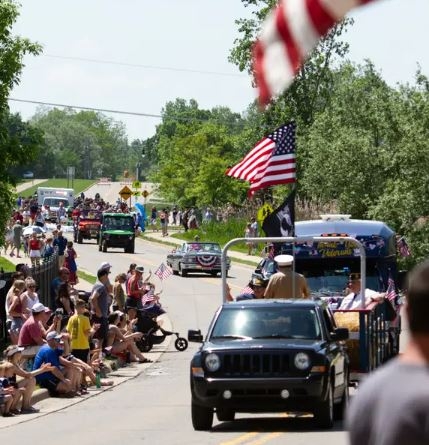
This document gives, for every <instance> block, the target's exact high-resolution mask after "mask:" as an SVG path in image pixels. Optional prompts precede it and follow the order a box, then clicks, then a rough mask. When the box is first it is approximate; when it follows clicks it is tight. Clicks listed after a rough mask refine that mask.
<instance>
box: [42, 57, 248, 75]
mask: <svg viewBox="0 0 429 445" xmlns="http://www.w3.org/2000/svg"><path fill="white" fill-rule="evenodd" d="M43 56H44V57H51V58H52V59H64V60H77V61H81V62H90V63H101V64H105V65H117V66H127V67H132V68H145V69H153V70H163V71H177V72H183V73H194V74H208V75H215V76H228V77H239V78H247V77H248V76H246V75H243V74H237V73H223V72H220V71H204V70H193V69H189V68H175V67H169V66H157V65H141V64H138V63H126V62H117V61H114V60H100V59H89V58H86V57H70V56H56V55H54V54H43Z"/></svg>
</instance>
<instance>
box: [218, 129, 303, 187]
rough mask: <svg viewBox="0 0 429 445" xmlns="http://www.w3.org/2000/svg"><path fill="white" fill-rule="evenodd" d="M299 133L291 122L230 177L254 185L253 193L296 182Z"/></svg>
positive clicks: (261, 143)
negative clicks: (296, 154) (272, 186)
mask: <svg viewBox="0 0 429 445" xmlns="http://www.w3.org/2000/svg"><path fill="white" fill-rule="evenodd" d="M295 130H296V125H295V123H294V122H290V123H288V124H286V125H283V126H281V127H279V128H277V130H275V131H274V132H273V133H271V134H269V135H268V136H267V137H264V138H263V139H261V140H260V141H259V142H258V143H257V144H256V145H255V147H254V148H253V149H252V150H251V151H250V153H248V154H247V155H246V156H245V157H244V159H243V160H241V161H240V162H239V163H238V164H236V165H234V166H233V167H231V168H229V169H228V170H227V171H226V175H228V176H231V177H232V178H236V179H243V180H244V181H249V182H250V190H249V194H250V195H253V194H254V193H255V192H256V191H257V190H259V189H262V188H266V187H269V186H271V185H277V184H286V183H289V182H295V180H296V164H295Z"/></svg>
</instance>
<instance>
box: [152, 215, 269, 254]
mask: <svg viewBox="0 0 429 445" xmlns="http://www.w3.org/2000/svg"><path fill="white" fill-rule="evenodd" d="M247 222H248V221H246V220H245V219H232V218H231V219H229V220H227V221H223V222H211V223H204V224H201V225H200V227H199V228H198V229H192V230H188V231H187V232H182V231H180V232H179V233H174V232H173V231H171V230H170V232H169V236H171V237H172V238H177V239H180V240H184V241H193V240H194V239H195V236H198V237H199V239H200V241H201V242H215V243H219V244H220V245H221V246H224V245H225V244H226V243H227V242H228V241H230V240H232V239H233V238H243V237H244V231H245V228H246V224H247ZM149 230H150V229H149ZM262 249H263V244H262V243H261V244H259V245H258V246H257V248H256V251H257V252H260V251H261V250H262ZM231 250H233V251H236V252H241V253H247V246H246V244H245V243H241V244H236V245H234V246H232V247H231Z"/></svg>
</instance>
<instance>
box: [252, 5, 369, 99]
mask: <svg viewBox="0 0 429 445" xmlns="http://www.w3.org/2000/svg"><path fill="white" fill-rule="evenodd" d="M372 1H375V0H281V1H280V3H279V4H278V6H277V7H276V8H275V9H274V10H273V11H272V12H271V13H270V14H269V15H268V17H267V18H266V20H265V22H264V24H263V26H262V30H261V35H260V37H259V39H258V40H257V42H256V43H255V45H254V48H253V70H254V73H255V78H256V83H257V85H258V88H259V101H260V103H261V105H266V104H268V102H269V101H270V99H271V97H272V96H276V95H279V94H280V93H281V92H282V91H283V90H285V89H286V88H287V87H288V86H289V85H290V84H291V83H292V81H293V78H294V76H295V74H296V73H297V72H298V70H299V68H300V66H301V65H302V63H303V61H304V60H305V58H306V57H307V56H308V55H309V53H310V52H311V51H312V49H313V48H314V47H315V46H316V44H317V42H318V40H319V39H320V38H321V37H323V36H324V35H325V34H326V33H327V32H328V31H329V29H330V28H332V27H333V26H334V25H335V23H336V22H337V21H339V20H342V19H343V18H344V16H345V15H346V14H347V13H348V12H349V11H350V10H351V9H353V8H355V7H357V6H361V5H363V4H365V3H370V2H372Z"/></svg>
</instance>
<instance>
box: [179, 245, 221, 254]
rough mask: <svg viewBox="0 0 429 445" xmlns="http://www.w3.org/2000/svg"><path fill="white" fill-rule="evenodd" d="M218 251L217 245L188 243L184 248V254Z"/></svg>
mask: <svg viewBox="0 0 429 445" xmlns="http://www.w3.org/2000/svg"><path fill="white" fill-rule="evenodd" d="M220 251H221V249H220V246H219V244H217V243H190V244H188V245H187V247H186V252H210V253H220Z"/></svg>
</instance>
